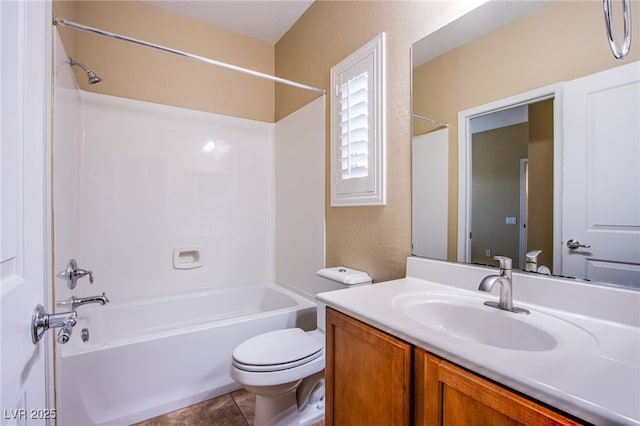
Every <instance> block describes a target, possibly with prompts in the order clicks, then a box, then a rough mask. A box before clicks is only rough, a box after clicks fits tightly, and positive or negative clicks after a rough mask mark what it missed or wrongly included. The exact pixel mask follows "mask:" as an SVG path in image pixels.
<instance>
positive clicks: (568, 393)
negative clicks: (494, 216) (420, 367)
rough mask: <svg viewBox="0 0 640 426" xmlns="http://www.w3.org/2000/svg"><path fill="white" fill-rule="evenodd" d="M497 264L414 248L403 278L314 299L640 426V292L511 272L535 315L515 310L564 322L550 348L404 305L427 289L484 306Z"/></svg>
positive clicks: (587, 416)
mask: <svg viewBox="0 0 640 426" xmlns="http://www.w3.org/2000/svg"><path fill="white" fill-rule="evenodd" d="M496 273H497V269H495V268H485V267H478V266H472V265H464V264H457V263H449V262H443V261H437V260H430V259H421V258H414V257H410V258H408V260H407V277H406V278H404V279H400V280H395V281H389V282H386V283H379V284H376V285H374V286H368V287H358V288H354V289H349V290H346V291H342V292H329V293H321V294H319V295H318V296H317V298H318V299H319V300H321V301H322V302H324V303H326V304H327V305H328V306H331V307H333V308H335V309H337V310H339V311H341V312H343V313H345V314H348V315H351V316H352V317H354V318H356V319H358V320H360V321H363V322H365V323H368V324H370V325H372V326H374V327H377V328H379V329H381V330H383V331H385V332H387V333H389V334H392V335H394V336H397V337H398V338H400V339H403V340H405V341H407V342H409V343H411V344H414V345H416V346H418V347H421V348H423V349H425V350H427V351H429V352H431V353H433V354H435V355H437V356H440V357H442V358H445V359H448V360H450V361H452V362H454V363H457V364H459V365H461V366H463V367H465V368H468V369H469V370H471V371H474V372H476V373H478V374H480V375H483V376H485V377H487V378H489V379H492V380H495V381H497V382H499V383H502V384H504V385H505V386H508V387H510V388H512V389H515V390H516V391H519V392H522V393H524V394H526V395H529V396H530V397H532V398H534V399H537V400H539V401H541V402H543V403H546V404H549V405H551V406H553V407H556V408H557V409H559V410H561V411H564V412H566V413H568V414H571V415H573V416H576V417H578V418H580V419H583V420H585V421H587V422H591V423H593V424H598V425H640V405H639V404H638V401H640V292H636V291H632V290H628V289H622V288H615V287H604V286H597V285H593V284H589V283H586V282H583V281H574V280H565V279H559V278H553V277H547V276H536V275H534V274H526V273H518V272H515V271H514V273H513V298H514V305H516V306H521V307H524V308H527V309H529V310H531V315H530V316H527V315H523V316H519V317H517V319H518V320H520V321H522V322H525V323H527V322H528V323H530V324H534V325H536V326H537V327H541V328H545V327H547V324H554V325H557V326H554V328H553V329H547V330H546V331H548V332H549V333H550V334H551V335H553V336H554V338H555V340H556V343H555V344H552V345H550V346H549V347H548V348H542V349H543V350H540V349H541V348H537V349H538V350H515V349H507V348H504V347H496V346H492V345H488V344H481V343H478V342H475V341H473V340H470V339H465V338H464V337H455V336H453V335H452V334H451V333H450V332H447V331H442V330H437V329H435V328H433V327H429V326H426V325H424V324H422V323H420V322H419V321H416V320H414V319H412V318H411V317H410V316H408V315H407V314H406V311H405V312H403V309H404V308H405V307H407V306H409V305H407V304H403V301H404V302H406V301H410V300H412V299H413V300H415V299H417V298H425V297H426V298H429V297H433V298H434V299H437V298H438V297H443V298H449V299H452V298H464V300H465V301H471V302H470V303H475V301H476V300H477V304H478V309H483V308H482V307H483V304H482V302H483V301H484V300H497V299H498V290H497V288H494V291H493V292H492V293H491V294H489V293H485V292H481V291H478V290H477V288H478V286H479V284H480V281H481V280H482V278H484V277H485V276H487V275H490V274H496ZM439 295H440V296H439ZM398 307H401V309H399V308H398ZM485 308H486V309H487V310H491V309H493V308H489V307H485ZM495 314H496V315H511V316H513V315H516V316H517V315H521V314H513V313H510V312H504V311H498V310H495ZM527 317H529V318H527ZM474 325H476V324H474Z"/></svg>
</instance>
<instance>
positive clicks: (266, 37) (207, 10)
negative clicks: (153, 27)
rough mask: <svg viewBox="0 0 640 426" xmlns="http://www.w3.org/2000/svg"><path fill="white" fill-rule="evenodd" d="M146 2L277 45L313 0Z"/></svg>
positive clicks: (167, 0)
mask: <svg viewBox="0 0 640 426" xmlns="http://www.w3.org/2000/svg"><path fill="white" fill-rule="evenodd" d="M145 3H148V4H151V5H153V6H157V7H160V8H162V9H166V10H168V11H170V12H174V13H178V14H180V15H183V16H188V17H190V18H194V19H197V20H199V21H204V22H207V23H209V24H212V25H215V26H217V27H220V28H224V29H226V30H229V31H234V32H237V33H240V34H244V35H247V36H250V37H253V38H257V39H258V40H262V41H265V42H267V43H269V44H272V45H274V44H276V43H277V42H278V41H279V40H280V39H281V38H282V36H283V35H284V34H285V33H286V32H287V31H288V30H289V28H291V26H292V25H293V24H294V23H295V22H296V21H297V20H298V19H299V18H300V16H302V14H303V13H304V12H305V11H306V10H307V9H308V8H309V6H311V3H313V0H147V1H145Z"/></svg>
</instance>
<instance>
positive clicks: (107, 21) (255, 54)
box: [54, 0, 275, 122]
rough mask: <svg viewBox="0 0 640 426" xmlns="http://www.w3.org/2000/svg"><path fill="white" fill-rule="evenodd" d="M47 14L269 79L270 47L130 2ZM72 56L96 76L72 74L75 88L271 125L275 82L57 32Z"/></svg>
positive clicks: (59, 8)
mask: <svg viewBox="0 0 640 426" xmlns="http://www.w3.org/2000/svg"><path fill="white" fill-rule="evenodd" d="M54 13H55V14H56V15H58V16H60V17H62V18H65V19H68V20H72V21H76V22H79V23H81V24H84V25H88V26H91V27H96V28H99V29H103V30H107V31H111V32H115V33H118V34H122V35H126V36H129V37H133V38H137V39H141V40H144V41H148V42H151V43H156V44H160V45H164V46H167V47H170V48H173V49H178V50H183V51H186V52H189V53H193V54H196V55H200V56H204V57H207V58H211V59H215V60H218V61H222V62H227V63H230V64H233V65H238V66H240V67H244V68H248V69H252V70H256V71H260V72H264V73H267V74H273V73H274V46H272V45H270V44H268V43H265V42H262V41H259V40H256V39H254V38H251V37H247V36H244V35H240V34H237V33H233V32H231V31H227V30H223V29H221V28H217V27H214V26H212V25H208V24H205V23H203V22H200V21H196V20H194V19H190V18H186V17H183V16H180V15H177V14H174V13H170V12H167V11H165V10H163V9H160V8H157V7H153V6H150V5H148V4H145V3H142V2H137V1H118V0H111V1H79V2H69V1H56V2H55V3H54ZM58 28H59V30H60V33H61V35H62V38H63V42H64V45H65V49H66V50H67V51H68V52H69V54H70V55H73V56H72V57H73V58H74V59H75V60H77V61H79V62H82V63H84V64H85V65H87V66H88V67H89V68H91V69H92V70H93V71H94V72H95V73H96V74H98V75H99V76H100V77H102V82H100V83H99V84H95V85H88V84H87V83H86V76H85V75H83V74H82V72H81V71H80V70H79V69H76V70H75V71H76V76H77V80H78V83H79V84H80V86H81V88H82V89H84V90H88V91H94V92H97V93H103V94H107V95H113V96H121V97H125V98H131V99H137V100H142V101H148V102H155V103H160V104H166V105H174V106H178V107H183V108H189V109H195V110H200V111H207V112H212V113H217V114H224V115H230V116H235V117H242V118H249V119H254V120H259V121H266V122H273V121H274V104H275V84H274V83H273V82H270V81H268V80H264V79H260V78H256V77H253V76H248V75H244V74H240V73H238V72H235V71H230V70H226V69H222V68H219V67H214V66H212V65H208V64H203V63H200V62H196V61H194V60H190V59H186V58H183V57H178V56H175V55H170V54H167V53H164V52H159V51H156V50H153V49H150V48H147V47H142V46H136V45H132V44H130V43H125V42H122V41H117V40H113V39H108V38H104V37H100V36H96V35H93V34H87V33H81V32H78V31H75V30H72V29H69V28H63V27H58Z"/></svg>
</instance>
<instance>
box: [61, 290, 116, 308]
mask: <svg viewBox="0 0 640 426" xmlns="http://www.w3.org/2000/svg"><path fill="white" fill-rule="evenodd" d="M89 303H99V304H101V305H105V304H107V303H109V299H107V295H106V294H105V293H104V292H102V295H101V296H89V297H76V296H71V297H70V298H69V299H67V300H63V301H62V302H57V303H56V305H58V306H71V309H73V310H74V311H75V310H76V308H77V307H78V306H82V305H87V304H89Z"/></svg>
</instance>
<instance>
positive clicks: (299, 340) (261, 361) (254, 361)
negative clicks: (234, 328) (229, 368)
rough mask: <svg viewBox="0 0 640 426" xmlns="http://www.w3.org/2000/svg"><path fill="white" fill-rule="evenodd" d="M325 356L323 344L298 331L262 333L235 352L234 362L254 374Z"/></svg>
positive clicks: (237, 348) (293, 365) (287, 330)
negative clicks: (254, 372) (323, 354)
mask: <svg viewBox="0 0 640 426" xmlns="http://www.w3.org/2000/svg"><path fill="white" fill-rule="evenodd" d="M320 355H322V344H321V343H320V342H318V341H317V340H316V339H314V338H312V337H310V336H309V335H308V334H307V333H306V332H305V331H303V330H301V329H299V328H287V329H284V330H276V331H271V332H268V333H264V334H261V335H259V336H256V337H252V338H251V339H249V340H247V341H245V342H244V343H241V344H240V345H238V346H237V347H236V348H235V349H234V350H233V363H234V364H235V365H236V366H237V367H239V368H242V369H246V370H251V371H274V370H280V369H285V368H292V367H295V366H298V365H301V364H305V363H307V362H309V361H311V360H313V359H315V358H317V357H319V356H320Z"/></svg>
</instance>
